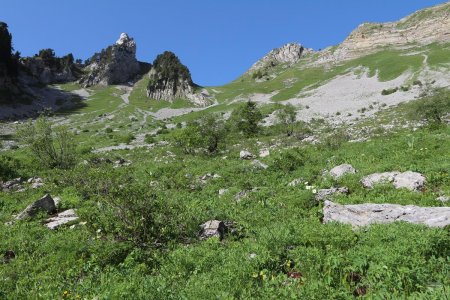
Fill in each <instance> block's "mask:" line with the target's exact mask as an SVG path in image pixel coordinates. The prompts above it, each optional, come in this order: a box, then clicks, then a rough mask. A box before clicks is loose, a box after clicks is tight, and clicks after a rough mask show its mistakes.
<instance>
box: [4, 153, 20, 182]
mask: <svg viewBox="0 0 450 300" xmlns="http://www.w3.org/2000/svg"><path fill="white" fill-rule="evenodd" d="M19 168H20V162H19V161H18V160H17V159H14V158H11V157H9V156H4V155H0V180H8V179H11V178H14V177H17V176H18V174H17V170H18V169H19Z"/></svg>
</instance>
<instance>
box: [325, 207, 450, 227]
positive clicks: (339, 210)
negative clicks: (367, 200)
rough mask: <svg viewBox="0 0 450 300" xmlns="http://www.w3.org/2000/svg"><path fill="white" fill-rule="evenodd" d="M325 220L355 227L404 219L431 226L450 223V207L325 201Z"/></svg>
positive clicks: (404, 220)
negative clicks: (346, 203)
mask: <svg viewBox="0 0 450 300" xmlns="http://www.w3.org/2000/svg"><path fill="white" fill-rule="evenodd" d="M323 215H324V217H323V222H324V223H329V222H339V223H344V224H350V225H352V226H353V227H354V228H355V227H361V226H368V225H371V224H389V223H393V222H396V221H403V222H408V223H413V224H423V225H426V226H429V227H445V226H448V225H450V207H419V206H413V205H406V206H402V205H398V204H357V205H340V204H336V203H333V202H331V201H328V200H327V201H325V205H324V207H323Z"/></svg>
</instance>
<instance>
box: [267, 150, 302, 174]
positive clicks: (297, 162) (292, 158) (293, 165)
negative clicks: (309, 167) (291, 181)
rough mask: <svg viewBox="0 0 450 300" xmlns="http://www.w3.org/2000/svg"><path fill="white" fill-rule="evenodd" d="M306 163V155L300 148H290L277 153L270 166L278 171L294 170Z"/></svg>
mask: <svg viewBox="0 0 450 300" xmlns="http://www.w3.org/2000/svg"><path fill="white" fill-rule="evenodd" d="M304 164H305V156H304V154H303V153H302V152H301V150H300V149H298V148H295V149H289V150H285V151H283V152H281V153H279V154H277V155H276V156H275V157H274V159H273V163H272V164H271V165H270V167H271V168H272V169H273V170H276V171H282V172H292V171H295V170H297V169H298V168H299V167H301V166H303V165H304Z"/></svg>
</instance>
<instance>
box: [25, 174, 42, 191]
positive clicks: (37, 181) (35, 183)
mask: <svg viewBox="0 0 450 300" xmlns="http://www.w3.org/2000/svg"><path fill="white" fill-rule="evenodd" d="M27 183H29V184H31V188H32V189H37V188H40V187H42V186H44V181H43V180H42V178H39V177H36V176H35V177H31V178H30V179H28V180H27Z"/></svg>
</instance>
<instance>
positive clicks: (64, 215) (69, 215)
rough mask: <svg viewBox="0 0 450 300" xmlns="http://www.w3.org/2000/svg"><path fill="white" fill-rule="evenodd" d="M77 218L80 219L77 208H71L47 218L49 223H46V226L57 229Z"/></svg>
mask: <svg viewBox="0 0 450 300" xmlns="http://www.w3.org/2000/svg"><path fill="white" fill-rule="evenodd" d="M75 220H78V216H77V214H76V213H75V210H73V209H69V210H65V211H63V212H61V213H59V214H57V215H56V216H54V217H51V218H48V219H47V220H46V223H47V224H45V226H47V227H48V228H49V229H56V228H58V227H60V226H62V225H64V224H67V223H69V222H72V221H75Z"/></svg>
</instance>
